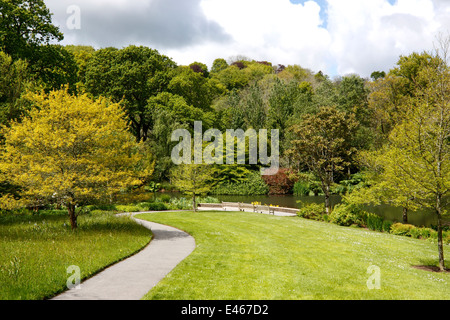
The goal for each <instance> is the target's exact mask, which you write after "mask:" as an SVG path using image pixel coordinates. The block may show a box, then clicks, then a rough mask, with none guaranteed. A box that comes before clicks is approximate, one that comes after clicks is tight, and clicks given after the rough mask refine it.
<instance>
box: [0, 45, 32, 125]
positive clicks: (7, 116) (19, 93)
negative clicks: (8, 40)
mask: <svg viewBox="0 0 450 320" xmlns="http://www.w3.org/2000/svg"><path fill="white" fill-rule="evenodd" d="M29 78H30V72H29V70H28V64H27V63H26V62H25V61H23V60H21V59H18V60H16V61H13V59H12V58H11V56H9V55H7V54H6V53H4V52H1V51H0V124H1V125H8V124H9V122H10V121H11V120H13V119H14V120H19V119H21V118H22V116H23V115H24V113H25V112H26V108H25V104H24V103H23V101H22V100H23V94H24V93H25V92H26V90H27V89H31V87H32V86H33V82H32V81H30V80H29Z"/></svg>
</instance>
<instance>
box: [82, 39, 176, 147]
mask: <svg viewBox="0 0 450 320" xmlns="http://www.w3.org/2000/svg"><path fill="white" fill-rule="evenodd" d="M175 66H176V65H175V63H174V62H173V61H172V60H171V59H169V58H168V57H166V56H164V55H161V54H159V52H158V51H156V50H153V49H150V48H147V47H136V46H129V47H127V48H124V49H121V50H118V49H115V48H105V49H100V50H98V51H96V52H95V53H93V54H92V57H91V58H90V59H89V62H88V63H87V66H86V90H87V92H89V93H91V94H93V95H94V96H95V97H99V96H107V97H110V98H111V99H112V100H113V101H114V102H122V103H123V105H124V107H125V111H126V113H127V116H128V118H129V120H130V121H131V129H132V132H133V134H134V135H135V136H136V139H137V140H138V141H139V140H143V141H145V140H147V137H148V134H149V131H150V130H151V128H152V126H153V123H152V118H151V117H149V112H148V104H147V101H148V99H149V98H150V97H152V96H156V95H157V94H158V93H161V92H163V91H167V87H168V85H169V82H170V79H171V78H172V76H173V73H172V71H173V69H174V68H175Z"/></svg>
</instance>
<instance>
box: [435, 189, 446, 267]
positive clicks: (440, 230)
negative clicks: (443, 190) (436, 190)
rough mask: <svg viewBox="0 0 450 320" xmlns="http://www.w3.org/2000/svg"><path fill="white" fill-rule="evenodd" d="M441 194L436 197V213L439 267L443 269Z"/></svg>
mask: <svg viewBox="0 0 450 320" xmlns="http://www.w3.org/2000/svg"><path fill="white" fill-rule="evenodd" d="M441 212H442V211H441V196H440V195H438V196H437V199H436V214H437V218H438V226H437V227H438V230H437V233H438V250H439V269H440V270H441V271H445V260H444V244H443V241H442V214H441Z"/></svg>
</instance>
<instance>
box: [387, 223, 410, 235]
mask: <svg viewBox="0 0 450 320" xmlns="http://www.w3.org/2000/svg"><path fill="white" fill-rule="evenodd" d="M414 228H416V227H415V226H413V225H411V224H403V223H394V224H393V225H392V226H391V234H394V235H397V236H407V237H411V230H412V229H414Z"/></svg>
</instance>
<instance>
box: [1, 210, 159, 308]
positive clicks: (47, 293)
mask: <svg viewBox="0 0 450 320" xmlns="http://www.w3.org/2000/svg"><path fill="white" fill-rule="evenodd" d="M78 223H79V227H78V229H77V230H76V231H72V230H71V228H70V224H69V223H68V217H67V213H66V212H64V211H61V212H57V211H56V212H55V211H53V212H49V213H43V214H40V215H29V214H25V215H4V216H0V300H40V299H45V298H49V297H52V296H54V295H56V294H57V293H59V292H62V291H64V290H66V289H67V280H68V278H69V277H70V276H71V274H70V273H67V268H68V267H69V266H72V265H75V266H78V267H79V268H80V271H81V278H82V279H85V278H88V277H90V276H92V275H93V274H95V273H97V272H99V271H101V270H102V269H104V268H105V267H107V266H108V265H111V264H112V263H114V262H117V261H120V260H121V259H124V258H126V257H128V256H130V255H132V254H133V253H135V252H137V251H139V250H140V249H142V248H143V247H145V246H146V245H147V244H148V243H149V241H150V237H151V232H150V231H149V230H148V229H146V228H144V227H142V226H140V225H138V224H137V223H135V222H134V221H133V220H132V219H131V218H129V217H116V216H114V215H113V214H111V213H100V214H87V215H81V216H80V217H79V218H78Z"/></svg>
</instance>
